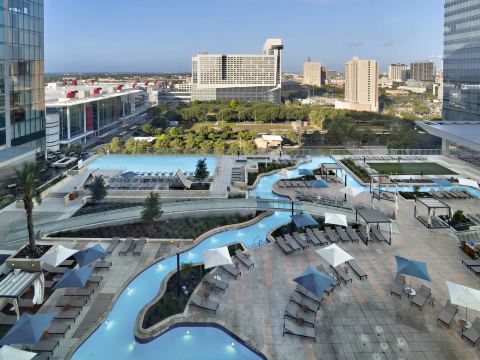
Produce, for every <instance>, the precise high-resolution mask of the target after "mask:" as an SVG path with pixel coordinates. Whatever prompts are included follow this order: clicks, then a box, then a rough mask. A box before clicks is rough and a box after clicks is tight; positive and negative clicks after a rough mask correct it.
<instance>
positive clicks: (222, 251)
mask: <svg viewBox="0 0 480 360" xmlns="http://www.w3.org/2000/svg"><path fill="white" fill-rule="evenodd" d="M203 262H204V267H205V269H209V268H212V267H215V266H222V265H229V264H230V265H232V264H233V262H232V259H231V258H230V254H229V252H228V248H227V247H226V246H224V247H221V248H216V249H207V250H205V251H204V252H203Z"/></svg>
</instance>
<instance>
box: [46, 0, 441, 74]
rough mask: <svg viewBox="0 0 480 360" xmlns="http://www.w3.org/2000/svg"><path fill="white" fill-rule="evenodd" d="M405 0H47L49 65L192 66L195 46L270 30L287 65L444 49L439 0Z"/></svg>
mask: <svg viewBox="0 0 480 360" xmlns="http://www.w3.org/2000/svg"><path fill="white" fill-rule="evenodd" d="M406 2H410V3H411V4H410V5H411V6H415V7H416V9H417V10H416V11H415V12H412V11H410V10H409V9H410V8H411V6H409V4H406ZM406 2H405V1H403V2H402V3H400V2H398V1H393V2H381V1H378V0H365V1H361V2H360V1H354V0H327V1H326V0H281V1H273V0H265V1H263V2H262V3H261V4H258V3H257V2H254V1H253V0H243V1H242V2H241V4H240V5H241V6H240V5H239V3H238V2H236V3H235V4H230V3H228V4H223V3H222V12H221V14H223V15H222V16H219V15H218V14H219V13H217V9H218V6H216V5H218V4H219V1H217V0H210V1H208V2H206V3H204V2H202V4H201V5H200V4H197V3H195V2H193V1H190V0H186V1H184V2H182V4H173V3H171V4H169V5H168V8H166V7H165V6H163V7H162V6H161V4H157V3H156V2H154V1H151V0H147V1H143V2H140V4H141V6H138V5H137V3H135V5H136V6H135V5H133V3H132V4H128V3H127V2H115V5H113V3H112V2H111V1H110V0H106V1H102V2H101V3H94V2H93V0H86V1H82V2H81V3H78V2H74V1H70V0H67V1H63V2H61V3H55V4H52V3H47V4H46V5H45V18H46V19H47V21H46V22H45V63H46V72H49V73H50V72H96V71H97V72H109V71H111V72H122V71H123V72H142V71H144V72H190V70H191V68H190V59H191V57H192V56H193V55H195V54H196V53H198V52H200V51H208V52H209V53H234V54H235V53H256V51H257V49H258V47H259V46H260V45H261V44H262V42H263V40H264V39H265V38H267V37H273V38H275V37H278V38H282V39H283V40H284V43H285V45H286V47H287V49H288V51H286V52H285V53H284V61H283V65H284V66H283V70H284V71H287V72H288V71H296V72H297V71H298V72H301V70H302V66H303V63H304V61H305V60H306V59H307V57H308V56H310V57H311V58H312V60H315V61H321V62H322V64H324V65H325V66H326V67H327V68H328V69H335V70H341V69H342V68H343V64H344V63H345V61H346V60H348V59H349V58H351V57H352V56H353V55H357V56H359V57H363V58H371V59H376V60H378V61H379V63H380V71H381V72H385V71H386V70H387V68H388V65H389V64H390V63H397V62H404V63H410V62H412V61H416V60H428V59H429V58H430V56H432V55H435V56H438V55H439V54H441V53H442V41H443V37H442V32H443V25H442V21H443V1H441V0H425V1H422V2H421V3H418V2H414V1H413V0H407V1H406ZM93 10H95V11H93ZM166 11H168V14H167V16H162V14H164V13H165V12H166ZM105 14H108V16H105ZM264 14H269V16H268V17H265V15H264ZM227 15H228V16H227ZM86 19H88V21H86ZM187 23H188V26H186V25H185V24H187ZM407 23H408V27H407V26H405V24H407ZM426 23H428V24H429V26H428V27H427V26H425V24H426ZM289 24H295V26H290V25H289ZM365 24H368V27H367V26H365ZM66 29H68V31H67V30H66ZM191 29H195V31H191ZM220 29H221V31H219V30H220ZM92 54H94V55H92ZM431 60H434V61H437V62H438V58H437V59H435V58H433V59H431ZM437 65H438V64H437Z"/></svg>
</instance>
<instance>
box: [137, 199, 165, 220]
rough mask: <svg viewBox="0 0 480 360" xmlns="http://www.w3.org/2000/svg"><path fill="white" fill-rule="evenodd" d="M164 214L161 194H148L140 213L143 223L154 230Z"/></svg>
mask: <svg viewBox="0 0 480 360" xmlns="http://www.w3.org/2000/svg"><path fill="white" fill-rule="evenodd" d="M162 214H163V210H162V203H161V199H160V194H159V193H155V192H153V191H150V194H148V196H147V197H146V198H145V201H144V202H143V209H142V212H141V213H140V216H141V219H142V221H143V222H144V223H145V224H146V225H150V226H151V227H152V228H153V224H154V223H155V220H157V219H158V218H159V217H160V216H162Z"/></svg>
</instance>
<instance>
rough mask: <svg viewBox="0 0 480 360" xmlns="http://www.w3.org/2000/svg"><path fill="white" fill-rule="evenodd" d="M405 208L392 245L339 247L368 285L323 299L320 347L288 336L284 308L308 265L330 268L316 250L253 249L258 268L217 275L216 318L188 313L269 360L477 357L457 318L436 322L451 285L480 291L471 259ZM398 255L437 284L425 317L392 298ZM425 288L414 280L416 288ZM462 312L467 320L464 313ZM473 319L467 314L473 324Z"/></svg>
mask: <svg viewBox="0 0 480 360" xmlns="http://www.w3.org/2000/svg"><path fill="white" fill-rule="evenodd" d="M401 202H402V203H401V206H400V209H401V210H400V213H399V224H398V228H399V233H398V234H394V240H393V244H392V246H388V245H387V244H383V243H378V242H375V243H373V244H370V245H369V246H368V247H367V246H365V245H364V244H363V243H360V244H351V243H348V244H347V245H344V244H341V245H340V246H341V247H342V248H344V249H345V250H346V251H347V252H349V253H350V254H352V256H354V257H355V259H356V261H357V263H358V264H359V265H360V266H361V267H362V268H363V270H364V271H365V272H366V273H367V274H368V279H364V280H362V281H360V280H358V278H357V277H356V276H355V275H354V274H353V273H352V274H351V275H352V277H353V278H354V280H353V283H352V284H349V285H342V286H341V288H340V289H337V290H336V291H335V293H334V294H332V295H330V296H326V297H325V300H324V302H323V303H322V305H321V307H320V310H319V311H318V313H317V317H316V334H317V341H316V342H315V343H313V342H312V341H311V340H308V339H302V338H299V337H295V336H291V335H285V336H282V328H283V314H284V310H285V307H286V305H287V303H288V300H289V297H290V295H291V293H292V291H293V290H294V288H295V284H294V282H293V281H292V279H293V278H294V277H295V276H297V275H298V274H300V273H301V272H303V270H304V269H305V268H306V266H308V265H313V266H317V265H319V264H324V265H325V263H322V262H321V259H320V258H319V257H318V255H317V254H316V253H315V252H314V248H313V247H310V248H308V249H306V250H305V251H303V252H300V253H297V254H295V255H290V256H285V255H284V254H283V253H282V252H281V250H280V249H279V248H278V247H277V246H276V245H275V244H268V245H266V246H263V247H260V248H255V249H252V250H249V252H250V254H251V255H252V260H253V261H254V263H255V267H254V268H252V269H250V270H247V269H246V268H245V267H244V266H241V269H242V276H241V277H240V278H238V280H234V279H233V278H232V277H230V276H229V275H228V274H226V273H224V272H223V271H221V270H217V271H218V274H219V275H220V276H221V277H222V279H224V280H226V281H227V282H228V284H229V287H228V289H227V291H226V292H225V293H221V292H216V291H214V293H213V294H212V295H211V299H212V300H215V301H218V302H219V303H220V307H219V310H218V311H217V313H216V314H213V313H209V312H206V311H202V310H200V309H197V308H190V309H189V314H190V316H191V318H192V319H194V320H197V321H221V322H224V323H226V324H227V325H228V326H229V327H231V328H232V329H233V330H234V331H236V332H238V333H239V334H242V335H243V336H246V337H247V338H249V339H251V340H252V341H253V343H255V344H256V345H257V346H258V348H260V349H262V350H264V351H265V352H266V354H267V355H269V356H270V358H271V359H279V360H280V359H436V360H439V359H478V357H479V356H480V351H479V350H478V349H480V345H478V344H477V347H476V348H473V347H472V346H471V345H470V344H468V343H467V342H466V341H464V340H462V339H461V337H460V334H461V333H460V328H459V326H458V323H457V322H456V321H457V320H458V319H459V315H457V317H456V320H454V323H452V326H451V328H450V329H447V328H445V327H443V326H440V325H437V324H436V317H437V316H438V313H439V311H440V309H441V308H442V306H443V305H444V304H445V301H446V300H447V299H448V290H447V287H446V284H445V280H446V279H448V280H451V281H454V282H458V283H461V284H464V285H467V286H472V287H476V288H478V287H479V284H480V281H479V280H478V278H476V277H475V275H474V274H473V273H472V272H470V271H468V270H467V269H466V268H465V267H464V266H463V265H462V264H461V261H460V260H461V259H464V258H466V256H465V255H464V254H462V253H461V252H460V250H459V249H458V248H457V245H456V242H455V240H454V239H453V238H452V237H451V235H450V233H449V231H446V230H427V229H426V228H425V227H424V226H422V225H421V224H420V223H419V222H417V221H412V220H413V216H412V212H413V210H412V207H413V204H412V203H411V202H406V201H403V200H402V201H401ZM397 254H399V255H403V256H406V257H411V258H415V259H418V260H424V261H426V262H427V263H428V268H429V272H430V275H431V277H432V282H430V283H426V284H425V285H427V286H428V287H430V288H431V289H432V296H433V297H434V298H435V303H434V304H435V307H432V305H430V304H426V305H425V306H424V308H423V311H420V310H419V309H417V308H416V307H414V306H411V305H410V304H409V301H408V300H407V297H406V296H403V297H402V299H398V298H397V297H395V296H391V295H390V291H389V289H390V285H391V282H392V280H393V278H394V277H395V259H394V255H397ZM422 283H423V282H422V281H420V280H416V279H413V280H412V286H413V287H414V288H415V287H417V288H418V287H419V286H420V285H421V284H422ZM203 290H204V289H201V290H200V291H203ZM460 313H461V314H464V309H463V308H462V309H461V310H460ZM474 318H475V314H474V312H472V311H469V319H470V320H473V319H474ZM362 334H366V337H365V335H364V337H363V338H362ZM399 339H402V340H399ZM399 341H400V345H399ZM403 341H404V342H403ZM381 343H383V344H384V345H383V348H382V347H381ZM375 354H377V355H375ZM374 356H376V357H374Z"/></svg>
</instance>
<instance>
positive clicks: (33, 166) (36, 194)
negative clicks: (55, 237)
mask: <svg viewBox="0 0 480 360" xmlns="http://www.w3.org/2000/svg"><path fill="white" fill-rule="evenodd" d="M39 172H40V167H39V166H38V165H37V163H26V164H25V165H23V168H22V169H21V170H18V169H15V175H16V177H17V179H16V182H17V185H18V186H19V187H20V191H21V195H20V196H21V199H22V200H23V207H24V209H25V213H26V214H27V230H28V243H29V249H30V252H31V254H32V255H34V256H36V255H39V252H40V251H39V249H38V248H37V245H36V244H35V232H34V229H33V201H34V200H35V201H36V202H37V203H38V204H40V203H41V202H42V198H41V196H40V191H38V189H37V188H36V186H35V182H36V180H37V178H38V174H39Z"/></svg>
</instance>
